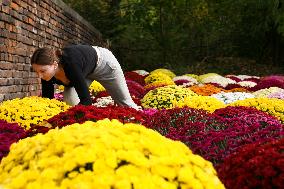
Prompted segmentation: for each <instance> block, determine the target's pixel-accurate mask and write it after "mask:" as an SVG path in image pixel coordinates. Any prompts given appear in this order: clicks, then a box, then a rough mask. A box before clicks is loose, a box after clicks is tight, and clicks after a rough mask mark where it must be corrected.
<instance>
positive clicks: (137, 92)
mask: <svg viewBox="0 0 284 189" xmlns="http://www.w3.org/2000/svg"><path fill="white" fill-rule="evenodd" d="M126 84H127V87H128V90H129V93H130V95H131V96H135V97H137V98H139V99H141V98H143V96H144V95H145V94H146V90H145V89H144V87H143V86H142V85H140V84H139V83H137V82H135V81H132V80H126Z"/></svg>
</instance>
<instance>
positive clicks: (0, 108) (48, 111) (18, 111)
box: [0, 96, 69, 130]
mask: <svg viewBox="0 0 284 189" xmlns="http://www.w3.org/2000/svg"><path fill="white" fill-rule="evenodd" d="M68 108H69V106H68V105H67V104H66V103H64V102H60V101H58V100H55V99H51V100H50V99H47V98H41V97H35V96H33V97H25V98H22V99H18V98H16V99H13V100H7V101H5V102H3V103H1V104H0V119H3V120H6V121H7V122H9V123H13V122H16V123H18V124H19V125H20V126H21V127H23V128H25V129H27V130H28V129H29V128H30V127H31V125H36V124H41V123H42V122H43V121H45V120H47V119H49V118H51V117H53V116H54V115H57V114H58V113H60V112H63V111H65V110H67V109H68Z"/></svg>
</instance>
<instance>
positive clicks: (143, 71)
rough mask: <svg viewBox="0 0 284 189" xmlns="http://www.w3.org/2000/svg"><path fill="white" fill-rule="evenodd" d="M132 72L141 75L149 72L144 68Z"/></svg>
mask: <svg viewBox="0 0 284 189" xmlns="http://www.w3.org/2000/svg"><path fill="white" fill-rule="evenodd" d="M133 72H136V73H138V74H139V75H142V76H146V75H148V74H149V72H147V71H145V70H134V71H133Z"/></svg>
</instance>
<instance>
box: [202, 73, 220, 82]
mask: <svg viewBox="0 0 284 189" xmlns="http://www.w3.org/2000/svg"><path fill="white" fill-rule="evenodd" d="M211 76H220V75H219V74H217V73H207V74H203V75H199V76H198V79H197V80H198V81H202V80H204V79H206V78H207V77H211Z"/></svg>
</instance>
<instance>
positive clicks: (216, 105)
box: [177, 96, 226, 113]
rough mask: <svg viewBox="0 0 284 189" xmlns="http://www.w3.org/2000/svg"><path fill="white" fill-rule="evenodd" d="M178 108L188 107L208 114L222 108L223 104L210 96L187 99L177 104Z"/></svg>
mask: <svg viewBox="0 0 284 189" xmlns="http://www.w3.org/2000/svg"><path fill="white" fill-rule="evenodd" d="M177 106H178V107H185V106H187V107H190V108H195V109H202V110H206V111H208V112H211V113H212V112H214V111H215V110H216V109H220V108H224V107H226V105H225V104H224V102H222V101H220V100H218V99H216V98H214V97H211V96H192V97H187V98H185V99H184V101H180V102H179V103H177Z"/></svg>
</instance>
